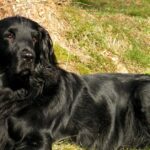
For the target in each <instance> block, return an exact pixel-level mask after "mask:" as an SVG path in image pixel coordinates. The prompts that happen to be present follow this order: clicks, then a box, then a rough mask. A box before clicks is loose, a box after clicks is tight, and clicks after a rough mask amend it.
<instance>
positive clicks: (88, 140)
mask: <svg viewBox="0 0 150 150" xmlns="http://www.w3.org/2000/svg"><path fill="white" fill-rule="evenodd" d="M1 24H3V25H4V27H5V28H4V29H5V30H8V29H9V28H10V27H12V26H13V29H15V31H17V32H13V34H14V36H13V40H10V41H9V42H10V43H11V44H12V45H13V46H12V47H16V46H14V45H15V44H20V42H23V43H24V44H25V45H28V46H29V45H30V48H29V49H32V62H31V64H30V65H29V66H31V67H27V69H23V71H17V73H19V74H21V75H22V77H23V78H24V77H26V76H27V75H28V76H34V78H35V80H37V82H39V81H40V83H39V84H40V85H41V87H40V88H39V89H38V90H39V91H40V92H38V95H37V96H36V99H35V100H34V103H32V104H31V105H29V106H26V107H25V108H23V109H21V110H20V111H18V112H17V113H16V114H15V115H12V116H10V117H9V118H8V120H7V127H8V136H9V141H8V142H7V146H6V147H5V148H4V150H12V149H13V150H27V149H28V150H37V149H38V150H48V149H49V148H51V142H52V141H55V140H59V139H62V138H65V137H71V138H72V139H73V140H74V141H75V142H76V143H78V144H79V145H81V146H82V147H85V148H86V149H92V150H116V149H119V148H121V147H135V148H145V147H149V146H150V76H149V75H142V74H95V75H84V76H79V75H76V74H74V73H70V72H67V71H65V70H63V69H61V68H60V67H59V66H58V65H57V63H56V59H55V54H54V51H53V47H52V42H51V40H50V38H47V39H48V40H49V41H48V40H46V42H44V41H45V39H44V40H43V37H42V39H41V40H39V38H41V35H39V33H41V31H39V29H38V28H36V27H37V26H38V27H39V25H38V24H37V23H35V22H33V21H31V20H29V19H26V18H23V17H12V18H7V19H5V20H3V21H2V23H1ZM0 27H1V25H0ZM35 28H36V30H35ZM33 30H35V31H38V33H37V34H36V35H38V38H36V40H35V39H34V38H35V37H34V36H32V34H31V33H32V31H33ZM44 32H46V31H44ZM44 32H43V34H45V33H44ZM27 33H28V34H27ZM29 33H30V34H29ZM34 33H35V32H34ZM46 33H47V32H46ZM18 35H19V36H18ZM46 35H47V37H49V35H48V34H46ZM22 37H23V38H22ZM33 37H34V38H33ZM44 37H45V36H44ZM30 39H32V40H30ZM33 39H34V40H33ZM28 41H30V42H31V41H32V42H31V43H30V44H29V42H28ZM35 42H38V44H37V46H36V43H35ZM1 43H3V44H2V45H4V46H5V47H4V48H3V50H4V51H2V54H0V55H3V53H5V55H3V56H5V60H9V57H10V54H9V55H8V53H7V51H6V50H7V49H8V47H7V48H6V45H7V46H8V43H6V42H5V40H1ZM34 43H35V44H34ZM43 43H44V46H43ZM24 44H21V46H20V47H21V49H25V48H22V47H24ZM31 45H32V46H31ZM34 46H35V47H36V48H33V47H34ZM41 46H42V47H44V48H45V49H43V48H40V47H41ZM1 49H2V48H1V47H0V50H1ZM20 53H22V51H21V52H20V49H17V52H16V53H15V54H14V53H13V54H14V55H16V54H17V56H18V55H19V54H20ZM14 55H13V56H12V57H14ZM29 55H30V54H29ZM21 56H22V55H21ZM39 56H40V57H39ZM15 57H16V56H15ZM23 57H24V55H23ZM27 57H28V56H27ZM41 57H44V58H45V61H44V62H41ZM28 59H29V58H28ZM30 59H31V56H30ZM19 60H20V59H19ZM21 60H22V58H21ZM42 60H43V58H42ZM14 61H15V60H13V61H12V62H11V63H10V64H13V62H14ZM7 62H9V61H6V62H5V63H7ZM16 64H18V63H15V65H13V66H16ZM19 64H24V63H23V62H21V63H19ZM36 64H40V65H39V66H40V67H35V66H36ZM20 66H22V65H20ZM13 68H15V67H13ZM36 68H38V69H36ZM15 70H17V69H15ZM18 70H20V69H18ZM32 72H33V73H32ZM32 74H33V75H32ZM21 84H22V83H21ZM19 87H20V86H19ZM48 141H50V142H48Z"/></svg>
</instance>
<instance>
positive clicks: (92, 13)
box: [0, 0, 150, 150]
mask: <svg viewBox="0 0 150 150" xmlns="http://www.w3.org/2000/svg"><path fill="white" fill-rule="evenodd" d="M149 9H150V1H149V0H113V1H112V0H32V1H31V0H0V19H2V18H4V17H7V16H12V15H21V16H25V17H28V18H30V19H33V20H34V21H36V22H38V23H39V24H40V25H42V26H43V27H45V28H46V29H47V30H48V31H49V33H50V35H51V37H52V39H53V43H54V49H55V53H56V55H57V58H58V62H59V64H60V66H61V67H63V68H64V69H66V70H68V71H73V72H76V73H78V74H88V73H97V72H122V73H150V42H149V41H150V11H149ZM53 148H54V150H60V149H61V150H81V148H79V147H77V146H75V145H74V144H73V143H71V141H68V140H65V141H58V142H57V143H56V144H54V146H53Z"/></svg>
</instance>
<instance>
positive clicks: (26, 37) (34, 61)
mask: <svg viewBox="0 0 150 150" xmlns="http://www.w3.org/2000/svg"><path fill="white" fill-rule="evenodd" d="M38 64H40V65H48V64H51V65H56V57H55V55H54V51H53V45H52V40H51V38H50V36H49V34H48V32H47V31H46V30H45V29H44V28H43V27H41V26H40V25H39V24H38V23H36V22H34V21H32V20H30V19H27V18H25V17H21V16H15V17H8V18H5V19H3V20H0V70H1V71H6V72H8V73H9V74H12V75H17V76H20V77H24V76H29V75H30V74H32V72H33V71H34V70H35V68H36V66H38Z"/></svg>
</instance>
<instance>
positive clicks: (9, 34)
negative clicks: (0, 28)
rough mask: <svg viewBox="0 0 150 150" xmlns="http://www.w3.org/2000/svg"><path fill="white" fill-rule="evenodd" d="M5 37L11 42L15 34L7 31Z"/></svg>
mask: <svg viewBox="0 0 150 150" xmlns="http://www.w3.org/2000/svg"><path fill="white" fill-rule="evenodd" d="M5 37H6V38H7V39H9V40H11V42H12V41H13V40H14V38H15V36H14V34H13V33H11V32H9V33H7V34H6V35H5Z"/></svg>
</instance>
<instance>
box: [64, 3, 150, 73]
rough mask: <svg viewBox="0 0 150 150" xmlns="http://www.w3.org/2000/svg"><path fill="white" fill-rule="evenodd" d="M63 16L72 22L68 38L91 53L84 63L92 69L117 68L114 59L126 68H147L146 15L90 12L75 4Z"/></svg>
mask: <svg viewBox="0 0 150 150" xmlns="http://www.w3.org/2000/svg"><path fill="white" fill-rule="evenodd" d="M63 17H64V18H65V19H66V20H67V21H68V22H69V24H70V26H71V28H70V30H68V31H67V32H66V38H67V40H68V41H73V47H76V50H77V51H79V53H83V54H84V55H85V56H89V57H90V59H89V60H88V61H87V62H86V63H87V64H88V66H89V69H90V70H91V72H114V71H117V72H119V71H120V70H117V66H116V64H117V63H120V64H121V65H122V66H124V67H125V68H127V70H128V72H142V73H144V72H149V68H150V67H149V66H150V61H149V55H150V45H149V40H150V37H149V34H150V28H149V26H150V21H149V19H146V18H142V17H137V16H136V17H133V16H127V15H123V14H118V13H116V14H110V13H109V14H108V13H107V12H106V13H104V12H103V13H101V11H99V10H96V11H95V12H94V14H93V13H92V14H91V13H90V12H88V11H87V10H86V9H85V10H84V9H83V8H81V7H78V6H76V5H75V6H72V7H68V8H66V9H65V10H64V14H63ZM137 53H138V56H137V57H138V58H136V57H133V56H134V55H136V54H137ZM139 53H140V54H139ZM116 58H117V61H116ZM85 66H86V64H85ZM92 66H93V67H92ZM82 67H83V65H82ZM87 70H88V69H87ZM89 72H90V71H89Z"/></svg>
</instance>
